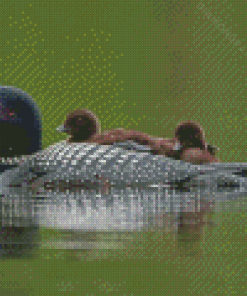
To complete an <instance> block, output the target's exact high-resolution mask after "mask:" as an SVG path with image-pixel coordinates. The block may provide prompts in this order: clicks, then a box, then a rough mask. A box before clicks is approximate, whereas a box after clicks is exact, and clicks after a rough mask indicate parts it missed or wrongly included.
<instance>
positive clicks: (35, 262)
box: [0, 186, 247, 295]
mask: <svg viewBox="0 0 247 296" xmlns="http://www.w3.org/2000/svg"><path fill="white" fill-rule="evenodd" d="M217 190H218V191H216V190H215V188H214V190H210V188H204V189H203V190H202V189H201V190H199V189H196V188H192V189H191V191H190V192H188V191H186V190H184V191H183V192H182V191H180V190H174V189H171V188H167V187H149V188H138V187H134V186H132V187H125V188H114V187H112V188H108V189H107V190H105V189H104V188H103V189H102V188H91V189H86V190H85V189H81V188H70V189H69V190H64V189H61V188H57V189H56V190H55V189H54V188H53V189H47V188H42V187H40V188H35V190H31V189H30V190H27V189H25V188H14V187H12V188H2V190H1V191H2V192H1V213H2V219H1V220H2V233H1V244H2V245H1V246H2V247H1V249H0V254H1V258H2V262H3V263H4V265H2V269H1V272H2V273H1V276H2V279H4V283H6V285H4V288H3V291H5V292H6V291H8V293H10V292H11V293H12V294H9V295H15V294H13V293H20V292H21V293H22V294H23V295H36V294H37V295H38V294H39V293H40V295H42V292H43V293H44V291H45V293H46V295H55V294H54V293H57V292H59V291H60V292H62V291H64V292H67V293H71V295H101V294H100V293H108V292H109V291H111V292H112V293H113V295H116V294H114V291H115V293H116V292H119V293H120V295H139V294H140V295H151V294H149V293H152V292H154V291H156V292H157V294H159V293H162V291H166V290H167V289H168V290H169V291H173V292H172V293H173V294H174V295H176V293H177V292H179V289H182V288H183V289H184V295H187V294H188V295H195V294H197V293H198V294H200V293H201V292H202V291H203V290H205V289H208V291H209V292H208V294H206V295H213V294H216V293H217V291H218V289H220V291H223V293H226V291H229V293H231V291H232V292H234V291H235V292H237V295H240V294H239V293H240V292H241V294H243V292H246V286H245V282H246V280H245V279H246V278H245V276H246V208H247V204H246V196H247V193H246V192H245V191H244V190H243V189H241V188H221V189H220V188H218V189H217ZM21 262H22V263H21ZM233 262H235V263H234V264H232V263H233ZM14 266H16V268H14ZM61 266H63V267H62V268H61ZM65 266H66V268H65ZM107 266H108V267H107ZM114 266H115V267H114ZM13 268H14V269H15V273H14V274H15V275H14V283H15V285H10V283H11V282H13V278H12V279H10V278H9V277H8V276H7V275H8V274H10V273H11V271H12V272H13ZM85 268H86V270H87V271H86V274H87V276H85ZM105 268H106V270H108V271H109V273H105V274H104V276H103V277H102V273H101V275H100V276H99V275H98V274H97V272H98V271H99V269H100V270H101V271H102V270H104V269H105ZM107 268H108V269H107ZM114 268H115V269H114ZM4 270H5V272H4ZM52 270H53V271H52ZM55 270H56V274H57V276H56V277H54V276H51V274H53V273H54V271H55ZM114 270H115V272H114ZM22 273H24V274H25V277H24V278H25V279H24V281H23V279H22V276H21V274H22ZM79 274H81V276H79ZM89 274H91V277H90V276H89ZM82 275H83V276H82ZM117 275H118V276H117ZM147 275H149V276H147ZM175 275H176V278H177V279H178V281H179V282H177V281H176V280H174V279H175ZM193 275H194V276H195V281H196V282H197V288H195V287H196V286H195V283H194V282H193ZM139 276H141V277H143V278H147V279H146V280H145V281H144V282H142V279H141V278H139ZM133 277H134V278H133ZM200 277H201V280H198V278H200ZM30 279H31V280H30ZM133 279H134V280H133ZM63 281H64V284H62V282H63ZM210 282H211V283H212V282H213V283H214V285H209V283H210ZM7 283H9V285H7ZM185 283H186V285H185V286H184V284H185ZM37 285H38V286H39V289H37ZM231 287H232V288H231ZM142 289H144V290H142ZM193 289H195V290H194V292H192V291H193ZM168 290H167V291H168ZM86 291H87V293H88V294H87V293H86ZM107 291H108V292H107ZM141 291H143V293H144V292H145V293H144V294H142V292H141ZM148 291H149V292H148ZM200 291H201V292H200ZM224 291H225V292H224ZM218 292H219V291H218ZM47 293H48V294H47ZM73 293H74V294H73ZM85 293H86V294H85ZM193 293H194V294H193ZM227 293H228V292H227ZM233 294H234V293H233ZM235 294H236V293H235ZM16 295H17V294H16ZM69 295H70V294H69ZM178 295H179V294H178ZM217 295H218V294H217Z"/></svg>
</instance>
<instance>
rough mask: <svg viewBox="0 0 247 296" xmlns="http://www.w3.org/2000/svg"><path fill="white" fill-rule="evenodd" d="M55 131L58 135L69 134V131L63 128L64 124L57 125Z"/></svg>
mask: <svg viewBox="0 0 247 296" xmlns="http://www.w3.org/2000/svg"><path fill="white" fill-rule="evenodd" d="M56 131H57V132H59V133H66V134H67V133H69V132H70V129H69V128H66V127H65V126H64V124H62V125H59V126H58V127H57V128H56Z"/></svg>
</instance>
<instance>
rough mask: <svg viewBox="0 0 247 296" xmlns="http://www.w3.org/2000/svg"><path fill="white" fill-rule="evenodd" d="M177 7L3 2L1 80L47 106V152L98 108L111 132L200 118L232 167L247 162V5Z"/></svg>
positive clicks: (166, 129) (167, 127) (168, 130)
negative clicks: (77, 119)
mask: <svg viewBox="0 0 247 296" xmlns="http://www.w3.org/2000/svg"><path fill="white" fill-rule="evenodd" d="M172 3H173V4H172ZM172 3H170V1H151V0H149V1H148V0H142V1H140V0H139V1H134V0H129V1H128V0H126V1H122V0H119V1H110V0H107V1H106V0H100V1H98V0H92V1H88V0H87V1H85V0H80V1H74V0H72V1H47V0H39V1H23V0H22V1H13V0H10V1H1V4H0V5H1V6H0V7H1V12H0V13H1V14H0V17H1V24H0V26H1V27H0V28H1V50H0V81H1V84H4V85H13V86H16V87H19V88H21V89H23V90H24V91H26V92H28V93H29V94H31V95H32V97H33V98H34V99H35V100H36V101H37V103H38V104H39V106H40V109H41V111H42V115H43V147H44V148H45V147H47V146H48V145H50V144H52V143H54V142H57V141H58V140H60V139H63V138H65V135H58V134H57V133H56V131H55V128H56V126H57V125H59V124H60V123H61V122H63V121H64V119H65V116H66V114H67V112H68V111H71V110H74V109H75V108H89V109H91V110H93V111H94V112H96V113H97V115H98V116H99V117H100V120H101V122H102V128H103V129H111V128H116V127H125V128H127V129H137V130H140V131H142V132H146V133H150V134H153V135H158V136H167V137H171V136H173V131H174V128H175V126H176V124H177V123H178V122H180V121H183V120H188V119H191V120H196V121H198V122H200V123H201V124H202V125H203V126H204V127H205V131H206V137H207V140H208V142H210V143H212V144H215V145H217V146H218V147H220V149H221V151H220V152H219V157H220V159H221V160H222V161H224V162H225V161H229V162H238V161H245V159H244V155H245V151H244V148H245V147H246V137H245V135H246V112H245V110H246V95H245V94H246V93H245V86H246V76H245V72H244V68H245V66H246V57H247V49H246V47H245V40H244V37H245V34H244V32H245V30H244V28H245V27H246V26H245V24H246V20H245V18H244V9H243V7H245V6H246V4H245V3H244V2H243V1H240V2H233V1H224V2H223V1H207V2H205V3H204V2H201V4H200V2H198V1H188V0H186V1H183V3H180V2H179V1H173V2H172ZM202 8H203V9H202ZM209 11H211V14H212V16H211V17H210V18H209V17H208V13H209ZM213 18H214V19H216V20H217V21H218V23H217V24H218V26H217V25H216V24H214V23H213V22H212V19H213ZM222 28H223V29H222ZM223 30H224V31H223ZM225 30H227V31H225ZM226 32H227V33H226ZM227 34H228V35H229V36H235V41H234V42H233V41H229V39H230V40H231V39H232V38H231V37H229V38H227ZM237 42H240V43H241V45H236V44H237Z"/></svg>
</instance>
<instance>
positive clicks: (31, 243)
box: [0, 188, 39, 259]
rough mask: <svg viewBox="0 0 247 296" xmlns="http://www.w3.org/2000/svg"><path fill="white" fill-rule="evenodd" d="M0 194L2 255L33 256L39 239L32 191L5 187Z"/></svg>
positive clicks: (15, 256)
mask: <svg viewBox="0 0 247 296" xmlns="http://www.w3.org/2000/svg"><path fill="white" fill-rule="evenodd" d="M0 196H1V203H0V210H1V212H0V215H1V220H0V223H1V225H0V229H1V231H0V257H1V258H2V259H6V258H32V257H33V254H34V253H33V251H34V250H35V249H36V248H37V247H38V239H39V227H38V223H37V219H36V218H37V210H35V206H34V203H32V192H27V191H26V190H25V191H24V192H23V190H21V189H20V188H17V189H16V188H4V189H2V190H1V195H0Z"/></svg>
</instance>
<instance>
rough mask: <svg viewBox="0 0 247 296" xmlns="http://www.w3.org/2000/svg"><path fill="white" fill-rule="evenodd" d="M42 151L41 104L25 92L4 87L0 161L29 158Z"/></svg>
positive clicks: (0, 92)
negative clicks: (21, 157) (39, 105)
mask: <svg viewBox="0 0 247 296" xmlns="http://www.w3.org/2000/svg"><path fill="white" fill-rule="evenodd" d="M41 149H42V121H41V114H40V111H39V108H38V105H37V103H35V101H34V100H33V98H32V97H31V96H30V95H28V94H27V93H25V92H23V91H22V90H21V89H18V88H15V87H12V86H0V157H14V156H20V155H29V154H32V153H35V152H37V151H38V150H41ZM2 169H4V168H2ZM2 169H1V170H2Z"/></svg>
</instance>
